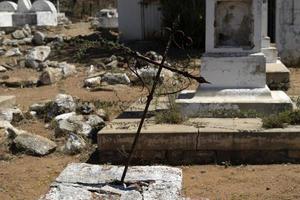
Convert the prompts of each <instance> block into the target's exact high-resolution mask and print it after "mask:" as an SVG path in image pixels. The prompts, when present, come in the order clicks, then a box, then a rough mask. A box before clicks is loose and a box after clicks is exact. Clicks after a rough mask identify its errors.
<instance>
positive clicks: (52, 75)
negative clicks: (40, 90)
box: [39, 67, 63, 85]
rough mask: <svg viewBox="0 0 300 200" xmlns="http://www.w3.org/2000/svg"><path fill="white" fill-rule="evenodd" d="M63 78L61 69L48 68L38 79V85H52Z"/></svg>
mask: <svg viewBox="0 0 300 200" xmlns="http://www.w3.org/2000/svg"><path fill="white" fill-rule="evenodd" d="M62 78H63V72H62V69H59V68H52V67H48V68H46V69H44V71H43V72H42V73H41V75H40V77H39V84H40V85H52V84H54V83H56V82H58V81H60V80H61V79H62Z"/></svg>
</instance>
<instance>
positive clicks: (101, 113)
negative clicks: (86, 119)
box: [96, 109, 109, 121]
mask: <svg viewBox="0 0 300 200" xmlns="http://www.w3.org/2000/svg"><path fill="white" fill-rule="evenodd" d="M96 114H97V115H98V116H99V117H101V118H102V119H103V120H104V121H108V120H109V116H108V114H107V112H106V111H105V110H104V109H98V110H96Z"/></svg>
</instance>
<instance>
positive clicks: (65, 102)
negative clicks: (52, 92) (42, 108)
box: [54, 94, 76, 113]
mask: <svg viewBox="0 0 300 200" xmlns="http://www.w3.org/2000/svg"><path fill="white" fill-rule="evenodd" d="M54 106H55V109H57V111H58V113H69V112H74V111H76V102H75V100H74V98H73V97H72V96H71V95H67V94H58V95H57V96H56V97H55V100H54Z"/></svg>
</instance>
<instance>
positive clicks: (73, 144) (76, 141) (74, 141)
mask: <svg viewBox="0 0 300 200" xmlns="http://www.w3.org/2000/svg"><path fill="white" fill-rule="evenodd" d="M85 147H86V143H85V141H84V139H83V138H81V137H80V136H78V135H75V134H70V135H69V138H68V140H67V142H66V144H65V145H64V147H63V151H64V153H66V154H69V155H75V154H78V153H80V152H81V151H82V150H83V149H84V148H85Z"/></svg>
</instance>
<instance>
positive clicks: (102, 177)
mask: <svg viewBox="0 0 300 200" xmlns="http://www.w3.org/2000/svg"><path fill="white" fill-rule="evenodd" d="M123 169H124V168H123V167H118V166H109V165H106V166H102V165H89V164H85V163H78V164H75V163H74V164H70V165H68V166H67V168H66V169H65V170H64V171H63V172H62V173H61V174H60V175H59V177H58V178H57V179H56V181H55V182H54V183H53V184H52V186H51V189H50V191H49V192H48V193H47V194H46V195H44V196H43V197H41V198H40V200H59V199H73V200H77V199H78V200H79V199H80V200H82V199H87V200H92V199H97V197H98V198H99V199H110V200H119V199H124V200H125V199H126V200H130V199H134V200H139V199H144V200H182V199H183V198H182V197H181V189H182V171H181V169H178V168H173V167H165V166H143V167H139V166H136V167H130V168H129V170H128V175H127V177H126V179H125V183H126V184H127V187H131V188H132V189H129V188H127V189H126V188H124V186H121V185H118V184H115V183H114V182H115V181H117V180H120V178H121V175H122V172H123ZM138 188H140V189H138ZM76 194H77V195H76ZM108 195H109V196H108ZM93 197H94V198H93ZM141 197H143V198H141Z"/></svg>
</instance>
